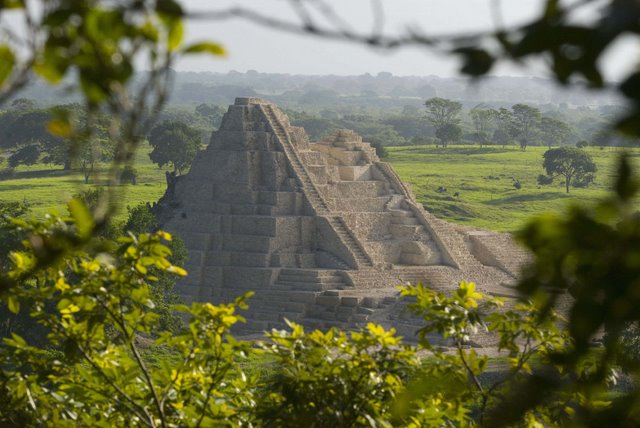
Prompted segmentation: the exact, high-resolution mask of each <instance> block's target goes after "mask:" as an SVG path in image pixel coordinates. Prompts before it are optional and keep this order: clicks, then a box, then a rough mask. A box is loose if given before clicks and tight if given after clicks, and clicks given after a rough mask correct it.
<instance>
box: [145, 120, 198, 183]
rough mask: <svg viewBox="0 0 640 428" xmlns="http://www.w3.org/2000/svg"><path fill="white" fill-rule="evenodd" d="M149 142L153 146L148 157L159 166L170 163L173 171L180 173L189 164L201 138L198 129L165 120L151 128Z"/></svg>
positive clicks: (196, 151)
mask: <svg viewBox="0 0 640 428" xmlns="http://www.w3.org/2000/svg"><path fill="white" fill-rule="evenodd" d="M149 144H151V146H152V147H153V150H152V151H151V153H149V158H151V160H152V161H153V162H155V163H156V164H158V166H159V167H161V168H162V167H163V166H164V165H168V164H171V165H172V166H173V172H174V173H175V174H177V175H180V174H181V173H182V171H183V170H185V169H186V168H188V167H189V166H190V165H191V161H193V158H194V157H195V156H196V153H198V150H199V149H200V145H201V144H202V139H201V136H200V132H198V130H196V129H193V128H191V127H189V125H187V124H185V123H184V122H178V121H172V120H165V121H162V122H160V123H159V124H158V125H157V126H156V127H154V128H153V129H152V130H151V133H150V134H149Z"/></svg>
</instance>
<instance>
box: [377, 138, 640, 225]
mask: <svg viewBox="0 0 640 428" xmlns="http://www.w3.org/2000/svg"><path fill="white" fill-rule="evenodd" d="M546 150H547V148H546V147H529V148H528V149H527V150H526V151H524V152H523V151H521V150H519V149H517V148H515V147H510V148H506V149H500V148H483V149H480V148H479V147H473V146H457V147H448V148H446V149H438V148H434V147H425V146H410V147H390V148H388V152H389V156H388V158H387V159H385V160H386V161H388V162H391V164H393V166H394V168H395V169H396V171H397V172H398V174H400V176H401V177H402V179H403V180H404V181H406V182H408V183H410V184H411V187H412V189H413V191H414V193H415V194H416V197H417V199H418V201H419V202H421V203H422V204H423V205H424V206H425V208H427V209H428V210H429V211H430V212H432V213H433V214H435V215H436V216H438V217H441V218H446V219H448V220H451V221H454V222H457V223H462V224H467V225H471V226H478V227H482V228H486V229H492V230H497V231H509V232H510V231H514V230H517V229H518V228H520V227H521V226H522V225H523V224H524V223H525V222H526V220H527V219H528V218H530V217H531V216H534V215H536V214H540V213H543V212H548V211H561V210H563V209H564V208H565V207H566V206H567V204H568V203H571V202H577V203H588V202H592V201H594V200H595V199H597V198H600V197H603V196H605V195H606V194H607V192H608V189H609V188H610V183H611V180H612V178H613V177H614V174H615V165H616V159H617V158H618V156H619V155H620V153H622V151H621V150H617V149H613V150H610V149H605V150H600V149H599V148H587V149H584V150H587V151H588V153H589V154H590V155H591V156H592V157H593V159H594V161H595V162H596V164H597V165H598V172H597V173H596V182H595V183H594V184H592V185H590V186H589V188H586V189H577V188H572V189H571V192H570V193H569V194H567V193H566V192H565V189H564V181H562V180H560V179H556V181H555V182H554V183H553V184H552V185H549V186H539V185H538V184H537V181H536V179H537V177H538V175H539V174H543V173H544V170H543V169H542V154H543V153H544V152H545V151H546ZM631 155H632V158H633V159H634V161H635V163H636V165H637V166H638V167H640V150H638V149H633V150H631ZM515 180H518V181H519V182H520V184H521V186H522V187H521V188H520V189H519V190H518V189H516V188H515V187H514V185H513V184H514V181H515ZM439 187H445V188H446V189H447V192H446V193H439V192H437V189H438V188H439ZM456 192H457V193H459V197H454V196H453V195H454V194H455V193H456Z"/></svg>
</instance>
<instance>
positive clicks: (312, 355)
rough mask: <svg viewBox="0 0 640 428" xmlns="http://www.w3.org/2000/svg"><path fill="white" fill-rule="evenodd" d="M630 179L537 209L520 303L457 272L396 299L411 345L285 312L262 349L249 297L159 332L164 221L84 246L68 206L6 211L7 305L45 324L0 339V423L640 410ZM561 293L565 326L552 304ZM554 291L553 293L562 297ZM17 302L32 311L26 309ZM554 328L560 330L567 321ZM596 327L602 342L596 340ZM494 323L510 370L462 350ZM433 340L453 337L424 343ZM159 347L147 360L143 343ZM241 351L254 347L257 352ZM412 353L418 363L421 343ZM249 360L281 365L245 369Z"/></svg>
mask: <svg viewBox="0 0 640 428" xmlns="http://www.w3.org/2000/svg"><path fill="white" fill-rule="evenodd" d="M637 189H638V183H637V181H635V179H634V178H632V177H631V174H630V169H629V167H628V164H627V163H626V161H623V162H622V163H621V167H620V178H619V180H618V182H617V184H616V189H615V190H616V193H615V196H613V197H611V198H610V199H609V200H607V201H604V202H603V203H601V204H600V205H598V206H597V207H595V208H593V209H586V208H575V209H574V210H573V211H571V212H570V213H569V214H568V215H566V216H565V217H557V218H544V219H540V220H537V221H534V222H533V223H532V224H531V225H530V226H529V227H528V228H527V229H525V231H523V232H522V234H521V237H522V238H523V239H524V242H525V243H526V244H527V245H528V246H529V248H531V249H532V251H533V252H534V254H535V261H534V263H533V264H532V265H531V267H530V269H529V270H528V271H527V272H526V273H525V275H524V277H523V280H522V281H521V283H520V285H519V287H520V289H521V290H522V291H523V292H524V293H525V294H526V295H527V296H528V297H529V298H530V299H529V300H528V301H523V302H520V303H516V304H515V305H512V306H509V304H510V303H513V302H504V301H503V300H500V299H497V298H494V297H489V296H486V295H483V294H481V293H479V292H478V291H477V290H476V288H475V285H474V284H472V283H466V282H462V283H461V284H460V285H459V287H458V289H457V290H455V291H454V292H453V294H452V295H446V294H444V293H438V292H434V291H432V290H429V289H428V288H426V287H423V286H421V285H417V286H408V287H406V288H404V289H403V291H402V293H403V294H404V295H406V296H412V297H413V298H414V299H415V300H414V302H413V303H412V304H410V309H411V310H412V311H413V312H414V314H416V315H417V316H419V317H420V318H421V319H422V320H423V321H424V324H423V325H424V327H423V328H422V329H421V330H420V331H419V332H418V333H419V338H420V341H419V344H418V345H417V346H413V345H407V344H403V343H402V341H401V339H400V338H399V337H398V336H397V335H396V334H395V332H394V331H393V330H385V329H383V328H382V327H380V326H376V325H374V324H370V325H368V326H367V328H366V329H364V330H363V331H360V332H352V333H345V332H340V331H337V330H330V331H328V332H324V333H323V332H319V331H315V332H310V333H307V332H305V331H304V330H303V328H302V327H301V326H299V325H296V324H291V325H290V327H291V329H290V331H272V332H270V333H267V335H266V337H265V339H264V340H263V341H261V342H258V343H254V344H251V343H248V342H241V341H238V340H236V339H234V338H233V336H232V335H231V334H230V329H231V328H232V327H233V326H234V325H235V324H236V323H238V322H241V321H242V317H241V316H240V315H239V314H238V310H240V309H243V308H245V307H246V303H245V302H246V299H247V298H248V297H249V296H243V297H240V298H239V299H237V300H236V301H235V302H234V303H231V304H220V305H213V304H210V303H204V304H203V303H194V304H192V305H191V306H184V305H178V306H176V307H175V309H176V310H178V311H180V312H182V313H184V314H185V315H186V316H188V317H189V318H188V319H189V322H188V325H186V326H185V327H184V328H183V329H181V330H180V331H178V332H169V331H164V332H162V331H160V332H159V333H157V334H153V333H154V332H155V331H157V330H158V328H157V327H158V323H159V322H160V321H159V318H160V317H159V315H158V314H157V313H156V312H154V310H153V309H154V308H153V306H154V303H153V299H152V283H153V282H154V281H156V280H157V277H156V274H155V273H154V272H152V269H153V270H154V271H155V272H164V273H172V274H176V275H184V274H185V272H184V271H182V270H181V269H180V268H178V267H176V266H174V265H172V264H171V263H170V261H169V258H168V257H169V256H170V250H169V249H168V247H167V246H166V245H165V244H164V242H163V241H167V240H169V239H170V235H168V234H166V233H164V232H156V233H152V234H148V233H143V234H140V235H133V234H132V235H130V236H129V237H127V238H122V239H120V240H119V242H118V243H109V242H107V241H106V240H104V239H102V240H99V241H98V242H94V240H93V239H90V236H92V235H93V232H94V230H93V229H94V227H95V224H94V223H92V221H91V216H90V214H89V211H88V210H87V209H86V208H85V207H84V206H83V205H82V204H81V203H79V202H78V201H72V202H71V203H70V206H69V211H70V213H71V215H70V217H69V218H65V219H63V218H59V217H55V216H52V217H50V218H49V219H47V220H46V221H44V222H39V221H25V220H16V221H15V223H16V225H17V226H19V227H20V228H21V229H22V231H23V232H24V233H26V235H27V236H29V238H28V239H27V240H26V241H25V243H26V247H25V249H24V250H23V251H20V252H13V253H12V255H11V257H12V262H13V265H12V269H11V270H10V271H9V273H8V274H7V275H6V276H4V277H3V278H2V279H3V286H4V288H3V289H5V290H8V291H7V292H4V293H3V294H2V298H3V301H4V302H5V303H6V304H7V306H8V307H9V309H10V310H12V311H13V312H16V313H18V312H25V311H26V312H28V313H29V316H30V317H32V318H33V319H34V320H36V321H37V322H38V323H39V324H40V325H41V326H42V327H43V329H44V330H45V331H46V334H47V339H46V343H45V344H44V345H38V344H35V343H30V342H28V341H27V340H25V339H24V338H22V337H20V336H18V335H12V336H11V337H7V338H5V339H4V342H3V344H2V347H1V348H0V357H1V358H2V363H1V364H0V396H1V397H2V400H0V422H1V423H2V424H3V425H8V426H56V427H59V426H78V425H91V426H125V425H130V426H148V427H160V426H162V427H169V426H310V427H346V426H379V427H391V426H412V427H418V426H505V425H510V426H512V425H516V426H520V425H522V426H550V425H575V424H579V425H585V426H598V425H599V426H602V423H603V421H609V422H610V421H614V423H615V424H616V425H617V426H625V425H627V426H631V425H635V424H637V423H638V422H639V419H638V418H639V416H638V410H637V406H636V404H635V403H636V396H637V392H636V390H635V389H632V390H631V391H630V392H629V391H627V392H622V393H621V394H620V395H619V396H617V397H614V398H611V397H612V395H611V394H609V395H607V391H608V389H607V388H608V385H609V384H610V382H611V381H612V379H613V377H612V376H613V374H614V368H621V369H622V370H623V371H626V372H629V373H631V374H635V373H636V370H637V366H636V365H635V364H636V363H635V362H633V361H629V360H628V359H626V360H625V359H621V358H620V357H621V356H622V353H621V348H620V341H619V340H618V339H619V338H620V335H621V333H622V332H623V331H624V330H625V328H626V326H627V325H628V324H629V323H630V322H637V321H638V319H639V318H640V314H638V311H637V309H636V308H637V307H638V306H639V305H637V304H636V303H635V301H636V299H637V293H636V292H635V289H636V288H637V283H636V279H637V278H638V277H640V272H638V271H639V270H640V262H638V260H640V257H637V255H636V252H637V251H638V250H637V249H638V248H640V245H638V244H639V243H640V219H638V218H637V216H635V215H634V214H633V213H632V212H631V210H630V209H629V208H630V206H631V205H630V199H631V198H632V196H633V195H634V194H635V193H636V192H637ZM565 290H566V291H568V292H569V293H571V295H572V296H573V299H574V300H572V301H571V302H570V306H571V307H570V309H569V310H568V311H567V312H566V313H567V314H568V315H569V317H568V319H567V320H566V321H562V318H561V317H560V315H558V313H557V312H556V310H555V308H556V307H557V306H558V305H557V303H558V301H560V300H563V299H561V298H560V297H562V296H566V293H564V294H563V293H562V292H563V291H565ZM564 300H566V299H564ZM27 303H28V305H27ZM565 327H566V328H565ZM602 328H605V329H606V331H607V336H606V337H605V340H604V349H602V350H594V348H592V347H591V340H592V339H593V338H594V337H595V336H596V335H597V334H598V331H599V330H600V329H602ZM485 331H489V332H491V333H492V334H494V335H495V337H496V339H497V345H498V348H499V350H500V351H501V353H502V355H503V356H504V357H505V358H504V360H505V361H506V362H507V363H506V366H507V367H497V368H496V367H492V364H491V361H490V360H489V359H488V358H487V357H486V356H482V355H480V354H478V352H477V351H476V350H474V349H473V348H470V347H469V346H468V344H469V343H470V342H472V341H473V340H474V336H475V335H476V334H484V333H482V332H485ZM434 337H441V338H444V339H445V340H447V341H448V342H449V345H450V347H449V348H448V349H447V350H445V349H443V348H439V347H436V346H434V344H433V343H432V339H433V338H434ZM145 341H146V342H152V343H153V345H154V346H156V347H161V348H162V349H164V350H166V352H167V353H169V354H171V359H170V360H166V361H164V360H160V361H156V362H154V363H151V362H149V361H148V360H146V359H145V358H144V357H143V350H142V349H141V343H142V342H145ZM252 345H253V346H252ZM419 351H423V352H425V354H424V356H421V357H420V358H419V357H418V352H419ZM256 358H261V359H264V360H268V361H271V362H273V364H274V366H275V367H276V369H275V370H274V371H273V372H271V373H269V374H268V375H266V376H257V375H250V374H248V373H247V372H245V368H246V366H245V365H244V364H243V362H245V361H248V360H249V359H256Z"/></svg>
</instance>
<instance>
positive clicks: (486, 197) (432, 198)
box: [0, 145, 640, 231]
mask: <svg viewBox="0 0 640 428" xmlns="http://www.w3.org/2000/svg"><path fill="white" fill-rule="evenodd" d="M387 150H388V153H389V155H388V157H387V158H386V159H385V160H386V161H388V162H390V163H391V164H392V165H393V166H394V168H395V169H396V171H397V172H398V173H399V174H400V176H401V177H402V179H403V180H404V181H405V182H407V183H409V184H410V185H411V187H412V189H413V191H414V193H415V195H416V197H417V199H418V201H419V202H420V203H422V204H423V205H424V206H425V208H426V209H428V210H429V211H430V212H432V213H433V214H435V215H437V216H438V217H441V218H445V219H447V220H450V221H453V222H457V223H461V224H465V225H469V226H477V227H482V228H486V229H492V230H497V231H514V230H517V229H518V228H519V227H521V226H522V225H523V224H524V223H525V222H526V220H527V219H528V218H530V217H531V216H534V215H537V214H541V213H545V212H550V211H551V212H554V211H555V212H559V211H562V210H563V209H565V208H566V206H567V205H568V204H569V203H589V202H591V201H594V200H595V199H597V198H600V197H603V196H605V195H606V194H607V192H608V189H609V187H610V183H611V180H612V178H613V177H614V174H615V160H616V159H617V157H618V156H619V155H620V154H621V153H622V149H604V150H600V149H599V148H586V149H584V150H587V151H588V152H589V154H590V155H591V156H592V157H593V159H594V161H595V162H596V163H597V165H598V172H597V174H596V182H595V183H593V184H592V185H590V186H589V187H588V188H581V189H580V188H572V189H571V193H569V194H567V193H565V190H564V187H563V182H562V180H560V179H556V181H555V182H554V183H553V184H552V185H549V186H539V185H538V184H537V181H536V179H537V177H538V175H539V174H543V173H544V171H543V169H542V154H543V153H544V152H545V150H546V147H529V148H528V149H527V150H526V151H521V150H519V149H518V148H516V147H507V148H505V149H502V148H496V147H488V148H479V147H477V146H451V147H448V148H446V149H442V148H435V147H430V146H403V147H388V148H387ZM148 152H149V146H147V145H144V146H143V147H141V149H140V150H139V152H138V155H137V159H136V166H135V167H136V170H137V172H138V184H137V185H123V186H122V188H121V189H120V190H122V192H121V195H122V204H121V210H120V214H119V215H118V217H119V219H120V220H122V219H124V218H125V216H126V207H127V206H134V205H137V204H139V203H142V202H154V201H157V200H158V199H159V198H160V197H161V196H162V194H163V193H164V190H165V177H164V171H165V169H160V168H158V167H157V166H156V165H155V164H153V163H151V161H150V160H149V157H148ZM630 152H631V155H632V157H633V159H634V160H635V161H636V163H637V165H638V167H640V149H631V150H630ZM516 180H517V181H519V182H520V185H521V188H520V189H516V188H515V187H514V182H515V181H516ZM93 187H94V185H93V184H89V185H86V184H84V183H83V177H82V174H81V173H80V172H73V171H71V172H69V171H63V170H62V169H61V167H58V166H55V167H54V166H50V165H43V164H37V165H33V166H29V167H24V166H21V167H18V168H17V169H16V172H15V175H14V176H13V177H12V178H10V179H3V180H0V200H3V201H27V202H28V203H30V204H31V207H32V210H33V212H34V214H35V215H37V216H42V215H44V214H46V213H47V212H48V211H50V210H51V209H55V210H58V211H59V212H64V207H65V201H66V200H68V198H69V197H70V196H72V195H74V194H78V193H80V192H83V191H86V190H88V189H91V188H93ZM440 187H444V188H446V189H447V191H446V192H438V191H437V190H438V188H440ZM456 193H458V196H454V195H455V194H456Z"/></svg>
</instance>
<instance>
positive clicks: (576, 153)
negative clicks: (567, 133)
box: [542, 146, 598, 193]
mask: <svg viewBox="0 0 640 428" xmlns="http://www.w3.org/2000/svg"><path fill="white" fill-rule="evenodd" d="M543 156H544V161H543V162H542V167H543V168H544V169H545V170H546V172H547V176H549V177H554V176H563V177H564V180H565V181H564V182H565V188H566V190H567V193H569V186H570V185H571V180H572V179H576V180H582V179H584V178H585V177H586V176H587V175H590V174H593V173H595V172H596V171H597V170H598V168H597V166H596V164H595V163H594V162H593V159H591V156H590V155H589V154H588V153H586V152H585V151H584V150H580V149H578V148H577V147H568V146H565V147H558V148H556V149H550V150H547V151H546V152H545V153H544V155H543Z"/></svg>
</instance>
